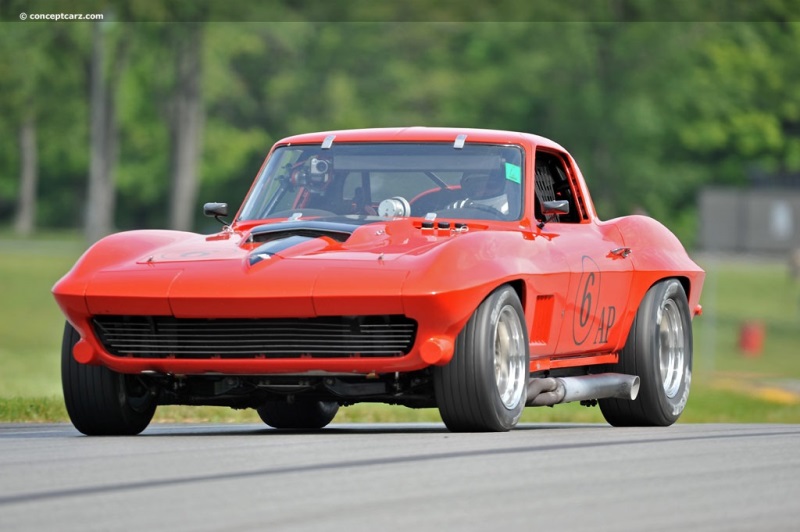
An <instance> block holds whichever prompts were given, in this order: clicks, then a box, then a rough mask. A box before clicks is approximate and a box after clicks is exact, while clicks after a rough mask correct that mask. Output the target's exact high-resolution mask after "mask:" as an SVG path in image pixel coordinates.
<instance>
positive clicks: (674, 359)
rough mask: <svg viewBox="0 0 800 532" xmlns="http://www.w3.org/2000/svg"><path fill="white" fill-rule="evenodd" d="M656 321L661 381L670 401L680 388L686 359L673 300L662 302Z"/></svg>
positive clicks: (678, 316) (675, 305)
mask: <svg viewBox="0 0 800 532" xmlns="http://www.w3.org/2000/svg"><path fill="white" fill-rule="evenodd" d="M658 321H659V323H658V336H659V351H658V362H659V367H660V370H661V381H662V385H663V386H664V393H665V394H666V396H667V397H669V398H670V399H672V398H673V397H675V395H677V393H678V390H680V388H681V383H682V382H683V374H684V370H685V367H684V361H685V359H686V344H685V338H686V335H685V334H684V332H683V320H682V319H681V313H680V310H679V308H678V305H677V304H676V303H675V300H674V299H667V300H665V301H664V304H663V306H662V307H661V309H660V312H659V320H658Z"/></svg>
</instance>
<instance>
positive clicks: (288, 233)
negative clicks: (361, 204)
mask: <svg viewBox="0 0 800 532" xmlns="http://www.w3.org/2000/svg"><path fill="white" fill-rule="evenodd" d="M360 225H362V224H361V223H344V222H328V221H318V220H298V221H290V222H280V223H275V224H265V225H259V226H257V227H254V228H253V230H252V231H250V238H249V241H250V242H271V241H273V240H282V239H285V238H289V237H295V236H300V237H304V238H306V239H309V238H320V237H324V236H326V237H328V238H331V239H333V240H336V241H337V242H344V241H345V240H347V239H348V238H350V235H352V234H353V231H355V230H356V229H358V227H359V226H360Z"/></svg>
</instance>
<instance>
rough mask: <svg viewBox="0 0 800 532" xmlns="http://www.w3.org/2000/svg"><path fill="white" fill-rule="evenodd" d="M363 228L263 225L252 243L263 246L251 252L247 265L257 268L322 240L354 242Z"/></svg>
mask: <svg viewBox="0 0 800 532" xmlns="http://www.w3.org/2000/svg"><path fill="white" fill-rule="evenodd" d="M359 225H361V224H358V223H342V222H330V221H319V220H297V221H288V222H280V223H275V224H265V225H259V226H258V227H255V228H253V230H252V231H251V232H250V236H249V238H248V241H250V242H255V243H259V244H261V245H260V246H258V247H257V248H256V249H254V250H253V251H251V252H250V254H249V255H248V257H247V261H248V263H249V264H250V266H254V265H256V264H258V263H259V262H261V261H263V260H268V259H271V258H272V257H273V256H274V255H277V254H279V253H281V252H282V251H286V250H287V249H289V248H293V247H295V246H297V245H299V244H303V243H304V242H308V241H310V240H316V239H317V238H322V237H327V238H330V239H331V240H334V241H336V242H340V243H341V242H344V241H345V240H347V239H348V238H350V235H352V234H353V231H355V230H356V229H357V228H358V227H359Z"/></svg>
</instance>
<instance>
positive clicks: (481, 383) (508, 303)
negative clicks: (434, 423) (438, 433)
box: [434, 286, 530, 431]
mask: <svg viewBox="0 0 800 532" xmlns="http://www.w3.org/2000/svg"><path fill="white" fill-rule="evenodd" d="M507 307H511V308H512V309H513V310H514V313H515V315H516V317H517V319H518V320H519V321H520V330H521V332H522V335H523V338H522V343H523V348H524V349H525V361H524V367H525V378H524V380H525V382H524V385H523V386H522V387H521V390H520V397H519V398H518V401H517V404H516V405H515V407H514V408H508V407H506V405H505V404H503V401H502V400H501V398H500V392H499V390H498V388H497V381H496V378H495V368H494V363H495V361H494V334H495V329H496V327H497V323H498V320H499V317H500V315H501V313H502V312H503V311H504V309H506V308H507ZM524 316H525V315H524V312H523V309H522V304H521V303H520V301H519V297H518V296H517V293H516V292H515V291H514V290H513V289H512V288H511V287H509V286H503V287H500V288H498V289H497V290H495V291H494V292H492V293H491V294H490V295H489V296H488V297H487V298H486V299H485V300H484V301H483V303H481V305H480V306H479V307H478V309H477V310H476V311H475V313H473V315H472V317H471V318H470V320H469V321H468V322H467V325H466V326H465V327H464V329H463V330H462V331H461V333H460V334H459V336H458V338H457V340H456V349H455V354H454V356H453V360H451V361H450V363H449V364H447V365H446V366H441V367H436V368H435V373H434V375H435V382H434V384H435V390H436V399H437V404H438V405H439V410H440V412H441V414H442V419H443V420H444V422H445V424H446V425H447V426H448V428H449V429H450V430H454V431H508V430H510V429H512V428H513V427H514V426H515V425H516V424H517V423H518V422H519V419H520V417H521V416H522V412H523V410H524V408H525V400H526V395H527V380H528V379H527V374H528V368H529V366H530V354H529V351H528V335H527V330H526V327H525V317H524Z"/></svg>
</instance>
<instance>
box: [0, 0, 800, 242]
mask: <svg viewBox="0 0 800 532" xmlns="http://www.w3.org/2000/svg"><path fill="white" fill-rule="evenodd" d="M297 4H298V3H297V2H289V1H285V2H278V1H274V2H271V3H270V6H271V9H273V10H274V11H273V14H275V13H276V14H275V15H274V16H272V17H269V18H270V19H271V20H267V21H255V22H246V21H243V20H242V19H238V20H237V21H225V20H218V19H215V18H214V16H213V13H212V12H210V11H208V10H209V9H210V8H209V4H208V3H207V2H180V1H178V2H174V3H172V4H168V5H165V6H160V7H158V9H159V10H161V11H159V12H158V13H154V12H153V11H152V10H153V9H155V7H153V6H154V5H155V4H152V5H151V4H146V5H144V6H143V5H141V4H140V3H133V2H131V3H124V2H112V3H103V2H99V3H97V5H99V6H102V7H103V8H104V9H105V11H104V13H105V14H106V17H105V18H104V20H103V21H102V22H71V23H63V22H62V23H54V22H28V23H21V22H2V23H0V138H3V139H4V140H5V142H2V143H0V224H3V225H8V226H10V227H13V228H14V230H15V231H16V232H17V233H19V234H31V233H33V232H34V231H36V230H37V229H48V228H74V229H81V230H82V231H83V232H84V233H85V235H86V237H87V239H88V240H89V241H94V240H96V239H98V238H100V237H101V236H103V235H105V234H108V233H110V232H112V231H116V230H124V229H131V228H150V227H171V228H176V229H185V230H204V229H206V227H207V226H206V225H204V224H206V223H207V222H204V221H203V219H202V217H201V213H200V208H199V205H201V204H202V203H203V202H204V201H225V202H228V203H230V204H232V205H238V203H239V202H240V201H241V200H242V198H243V197H244V195H245V194H246V192H247V190H248V188H249V185H250V182H251V181H252V179H253V176H254V175H255V173H256V172H257V170H258V168H259V166H260V164H261V162H262V160H263V158H264V156H265V155H266V153H267V150H268V149H269V147H270V145H271V144H272V143H273V142H274V141H276V140H278V139H279V138H282V137H284V136H288V135H291V134H295V133H301V132H307V131H315V130H328V129H339V128H360V127H383V126H410V125H428V126H434V125H442V126H460V127H480V128H498V129H509V130H517V131H528V132H533V133H538V134H541V135H544V136H547V137H550V138H552V139H554V140H556V141H557V142H559V143H560V144H562V145H563V146H564V147H565V148H566V149H568V150H569V151H570V152H571V153H572V154H573V155H574V156H575V157H576V159H577V161H578V164H579V165H580V167H581V169H582V171H583V173H584V175H585V177H586V179H587V181H588V183H589V186H590V189H591V191H592V194H593V197H594V200H595V203H596V206H597V209H598V212H599V213H600V215H601V217H603V218H611V217H614V216H619V215H623V214H626V213H629V212H632V211H634V210H644V211H646V212H648V213H649V214H650V215H652V216H654V217H656V218H658V219H659V220H661V221H662V222H664V223H665V224H666V225H668V226H669V227H671V228H672V229H673V230H674V231H676V233H677V234H678V235H679V236H680V237H681V239H682V240H683V241H684V243H686V244H687V245H691V244H692V242H693V239H694V236H695V232H696V224H697V205H696V197H697V193H698V190H699V189H700V188H701V187H703V186H707V185H744V184H746V183H747V182H748V179H749V177H750V176H753V175H760V176H765V175H766V176H773V175H774V176H777V175H785V174H793V173H797V172H799V171H800V61H797V60H796V59H795V56H796V53H797V50H798V44H800V24H798V23H797V22H792V21H791V20H792V18H796V14H797V13H795V12H793V10H794V11H797V8H796V7H794V4H793V3H792V2H789V1H783V0H775V1H773V2H769V3H764V6H763V7H762V8H759V9H762V10H761V11H759V12H757V13H751V12H748V13H746V14H745V15H742V18H746V17H752V18H753V21H748V20H736V21H732V22H723V21H721V20H723V19H724V17H722V16H719V13H718V12H717V11H714V12H707V13H706V12H703V11H696V12H695V13H694V14H693V15H692V18H693V19H692V20H686V19H684V20H680V21H669V20H664V15H663V13H661V12H660V11H658V10H659V9H663V7H659V6H661V4H662V3H659V2H651V1H649V0H618V1H616V2H608V3H606V4H607V5H602V6H601V4H598V3H590V4H591V5H592V7H591V9H593V10H594V11H593V12H592V13H590V14H589V15H587V16H583V15H582V14H581V13H580V12H575V11H571V12H569V13H566V12H564V11H563V10H564V9H568V8H569V9H577V8H576V7H575V6H576V4H575V3H571V4H570V6H568V7H563V5H562V3H559V2H557V1H556V0H552V1H546V0H542V1H540V2H536V3H529V2H521V1H520V2H515V1H512V0H509V1H508V2H506V4H508V5H510V6H512V7H514V6H516V8H517V9H518V13H519V14H520V16H519V17H517V18H516V19H515V20H508V19H509V18H510V17H505V19H504V20H492V17H491V16H485V18H486V21H481V20H472V19H471V18H470V17H453V16H452V12H442V13H440V12H437V11H435V10H434V8H427V9H428V10H429V11H424V12H423V13H425V14H427V17H421V16H408V15H404V14H403V13H402V12H400V11H391V9H395V10H398V9H400V8H399V7H397V6H400V5H401V4H399V3H398V4H392V3H387V4H381V5H382V6H383V8H382V9H383V10H384V11H381V12H379V14H378V15H377V16H368V13H369V12H367V11H366V9H367V7H365V5H364V4H362V3H358V2H356V3H353V4H351V5H350V6H349V7H348V6H347V5H345V4H344V3H341V5H337V4H339V3H334V2H327V3H324V4H320V6H323V9H324V10H325V11H322V12H320V11H313V12H311V13H310V14H309V11H308V10H293V6H296V5H297ZM299 4H304V2H300V3H299ZM584 4H585V3H584ZM711 4H714V3H713V2H712V3H711ZM408 5H410V6H411V7H414V6H419V5H422V3H421V2H414V1H410V2H408V3H407V4H406V6H408ZM443 5H448V3H445V4H443ZM532 5H535V6H536V7H537V9H539V10H540V11H532V9H533V8H532V7H530V6H532ZM687 5H688V4H687ZM392 6H395V7H392ZM691 6H694V7H693V9H695V10H699V9H701V8H699V7H697V6H696V5H695V4H694V3H691ZM481 7H483V6H481ZM751 8H752V6H751ZM14 9H16V8H9V9H5V11H6V14H9V16H10V15H11V14H13V13H14ZM372 9H375V5H374V3H373V7H372ZM476 9H477V8H476ZM542 9H545V12H546V13H549V15H548V16H547V17H544V18H547V19H548V20H544V21H541V20H540V19H541V18H542V17H540V16H537V13H541V10H542ZM559 9H561V10H562V11H559ZM582 9H587V8H586V7H583V8H582ZM717 9H718V8H717ZM752 9H756V8H752ZM170 10H172V11H170ZM187 10H194V11H187ZM385 10H390V11H388V12H385ZM526 10H527V11H526ZM547 10H549V11H547ZM487 13H489V12H487V11H480V10H478V12H477V13H476V14H474V15H473V17H474V18H477V17H479V16H481V14H483V15H487ZM218 18H219V17H218ZM222 18H225V17H222ZM256 18H258V17H256ZM262 18H266V17H262ZM420 18H426V20H418V19H420ZM140 19H147V20H151V21H150V22H134V21H136V20H140ZM628 19H630V20H628ZM634 19H635V20H634ZM3 20H8V18H7V17H5V16H4V17H3ZM348 20H349V22H348ZM766 180H767V181H769V177H767V178H766Z"/></svg>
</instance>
